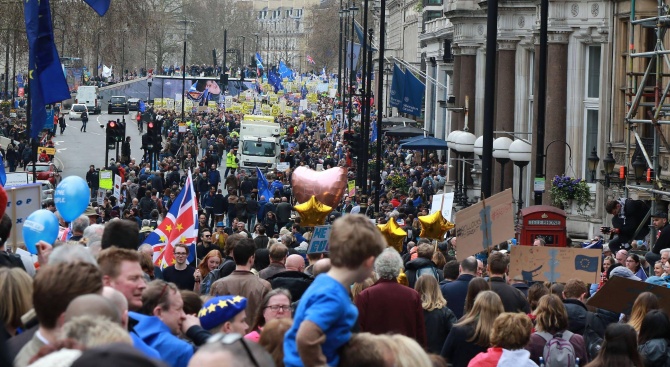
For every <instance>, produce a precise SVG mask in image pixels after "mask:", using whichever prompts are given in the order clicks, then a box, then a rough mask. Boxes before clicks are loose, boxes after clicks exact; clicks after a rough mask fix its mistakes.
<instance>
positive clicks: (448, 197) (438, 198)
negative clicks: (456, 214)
mask: <svg viewBox="0 0 670 367" xmlns="http://www.w3.org/2000/svg"><path fill="white" fill-rule="evenodd" d="M442 197H444V202H443V201H442ZM440 204H442V216H443V217H444V219H446V220H448V221H450V222H453V221H452V220H451V209H452V207H453V206H454V193H453V192H448V193H446V194H435V195H433V203H432V205H431V207H430V212H431V213H435V212H436V211H438V210H440Z"/></svg>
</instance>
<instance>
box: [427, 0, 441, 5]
mask: <svg viewBox="0 0 670 367" xmlns="http://www.w3.org/2000/svg"><path fill="white" fill-rule="evenodd" d="M425 5H442V0H425Z"/></svg>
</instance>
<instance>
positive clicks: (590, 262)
mask: <svg viewBox="0 0 670 367" xmlns="http://www.w3.org/2000/svg"><path fill="white" fill-rule="evenodd" d="M575 270H581V271H587V272H589V273H595V272H597V271H598V258H597V257H592V256H585V255H577V256H575Z"/></svg>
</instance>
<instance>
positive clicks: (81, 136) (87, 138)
mask: <svg viewBox="0 0 670 367" xmlns="http://www.w3.org/2000/svg"><path fill="white" fill-rule="evenodd" d="M136 114H137V113H136V112H134V111H131V112H130V113H129V114H127V115H121V114H113V115H109V114H107V113H106V111H103V113H102V114H100V115H90V116H89V120H88V124H87V126H86V132H85V133H84V132H80V131H79V129H80V128H81V121H79V120H75V121H69V120H67V117H66V123H67V128H66V129H65V132H64V133H63V135H60V134H56V136H55V137H54V142H55V145H56V159H57V160H58V161H59V164H60V165H61V167H62V170H63V173H62V177H67V176H72V175H75V176H80V177H83V178H85V177H86V171H88V167H89V166H90V165H91V164H93V165H95V167H96V168H99V167H103V166H104V163H105V125H107V122H108V121H109V120H116V119H122V118H123V117H124V116H125V118H126V136H130V138H131V139H130V151H131V157H133V158H137V159H136V161H137V163H139V162H140V161H141V160H142V159H141V158H142V150H141V149H140V147H141V146H142V137H141V135H140V132H139V131H138V130H137V122H136V120H135V116H136ZM66 116H67V114H66ZM101 126H102V127H101ZM144 131H145V132H146V126H145V130H144ZM119 149H121V148H120V144H119ZM109 154H110V158H111V157H114V151H113V150H110V151H109Z"/></svg>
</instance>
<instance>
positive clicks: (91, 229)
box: [82, 218, 105, 247]
mask: <svg viewBox="0 0 670 367" xmlns="http://www.w3.org/2000/svg"><path fill="white" fill-rule="evenodd" d="M86 219H88V218H86ZM104 230H105V226H104V225H103V224H93V225H90V226H88V227H86V229H84V235H83V236H82V237H83V238H85V239H86V243H87V244H88V247H91V243H93V242H96V241H101V240H102V232H103V231H104Z"/></svg>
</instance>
